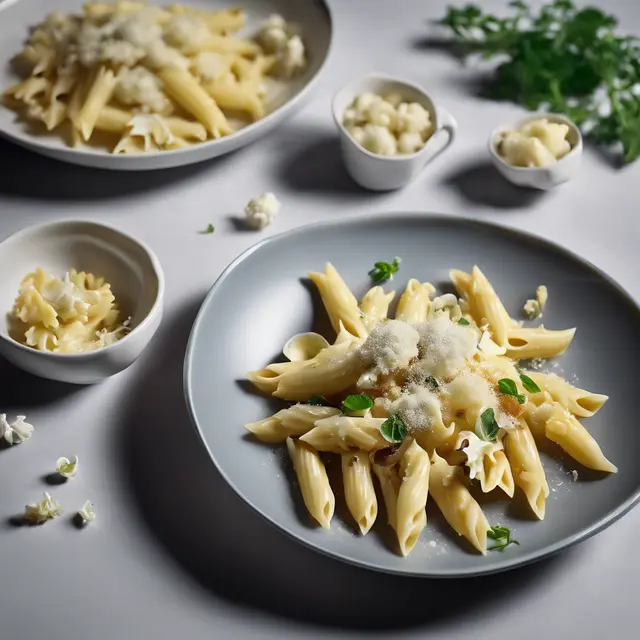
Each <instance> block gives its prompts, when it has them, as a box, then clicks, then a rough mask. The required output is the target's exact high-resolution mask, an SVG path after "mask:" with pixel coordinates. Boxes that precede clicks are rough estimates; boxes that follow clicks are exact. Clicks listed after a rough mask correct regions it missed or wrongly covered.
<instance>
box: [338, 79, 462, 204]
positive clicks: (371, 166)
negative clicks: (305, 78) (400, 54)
mask: <svg viewBox="0 0 640 640" xmlns="http://www.w3.org/2000/svg"><path fill="white" fill-rule="evenodd" d="M365 92H371V93H375V94H377V95H385V94H387V93H392V92H393V93H399V94H400V95H401V96H402V98H403V99H404V100H406V101H407V102H418V103H419V104H421V105H422V106H423V107H424V108H425V109H427V111H429V114H430V116H431V121H432V122H433V123H434V129H435V130H434V133H433V135H432V136H431V137H430V138H429V139H428V140H427V142H426V143H425V145H424V147H422V149H420V150H419V151H417V152H416V153H412V154H410V155H397V156H380V155H377V154H375V153H371V152H370V151H367V150H366V149H364V148H363V147H361V146H360V145H359V144H358V143H357V142H356V141H355V140H354V139H353V137H352V136H351V135H350V134H349V132H348V131H347V130H346V128H345V127H344V125H343V124H342V121H343V119H344V112H345V111H346V109H347V107H349V105H350V104H351V103H352V102H353V100H354V99H355V98H356V97H357V96H359V95H360V94H362V93H365ZM332 109H333V119H334V120H335V123H336V126H337V127H338V130H339V131H340V141H341V148H342V157H343V159H344V163H345V165H346V167H347V171H348V172H349V174H350V175H351V177H352V178H353V179H354V180H355V181H356V182H357V183H358V184H359V185H360V186H362V187H364V188H365V189H370V190H372V191H391V190H393V189H399V188H401V187H404V186H405V185H407V184H409V183H410V182H411V181H412V180H414V179H415V178H416V177H417V176H418V175H419V174H420V172H421V171H422V170H423V169H424V168H425V166H426V165H427V164H428V163H429V162H431V160H433V159H434V158H435V157H436V156H437V155H438V154H439V153H441V152H442V151H444V150H445V149H446V148H447V147H449V145H450V144H451V143H452V142H453V140H454V136H455V132H456V128H457V124H456V121H455V119H454V118H453V116H452V115H451V114H450V113H449V112H448V111H446V110H445V109H443V108H442V107H440V106H438V105H436V104H435V103H434V101H433V100H432V99H431V97H430V96H429V94H428V93H427V92H426V91H425V90H424V89H423V88H422V87H420V86H418V85H417V84H414V83H413V82H410V81H408V80H403V79H400V78H395V77H392V76H388V75H385V74H382V73H369V74H367V75H365V76H364V77H362V78H359V79H357V80H354V81H353V82H350V83H349V84H348V85H346V86H345V87H343V88H342V89H340V91H338V92H337V93H336V95H335V96H334V98H333V104H332Z"/></svg>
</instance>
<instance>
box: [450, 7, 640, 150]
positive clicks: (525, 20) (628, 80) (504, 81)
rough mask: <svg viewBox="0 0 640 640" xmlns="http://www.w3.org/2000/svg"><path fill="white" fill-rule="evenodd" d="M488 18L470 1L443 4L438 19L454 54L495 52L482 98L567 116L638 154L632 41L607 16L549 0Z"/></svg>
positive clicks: (637, 61)
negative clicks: (451, 38)
mask: <svg viewBox="0 0 640 640" xmlns="http://www.w3.org/2000/svg"><path fill="white" fill-rule="evenodd" d="M509 9H510V15H507V16H505V17H500V16H495V15H492V14H489V13H483V11H482V10H481V9H480V8H478V7H476V6H473V5H467V6H464V7H461V8H453V7H450V8H449V9H448V11H447V14H446V15H445V17H444V18H443V19H442V20H441V24H442V25H444V26H446V27H447V28H449V29H450V30H451V32H452V34H453V36H454V38H455V39H456V40H457V41H458V43H459V44H461V45H462V47H461V48H460V51H461V54H462V55H463V56H466V55H467V54H481V56H482V57H484V58H487V59H491V58H496V57H497V58H498V59H499V64H498V65H497V66H496V70H495V72H494V74H493V77H492V78H491V80H490V81H489V83H488V84H487V88H486V93H487V95H488V97H491V98H493V99H496V100H508V101H511V102H515V103H517V104H521V105H523V106H525V107H526V108H527V109H531V110H538V109H541V110H545V111H552V112H556V113H565V114H567V115H568V116H569V117H570V118H571V119H572V120H573V121H574V122H575V123H576V124H577V125H578V126H580V127H582V129H583V133H584V134H585V135H586V136H588V137H589V138H591V139H592V140H593V141H594V142H596V143H598V144H601V145H603V146H606V147H609V146H612V145H616V146H617V147H619V148H620V149H621V152H622V154H621V155H622V158H623V159H624V161H625V162H633V161H634V160H636V159H637V158H638V157H639V156H640V95H639V92H638V86H639V85H640V46H639V43H640V40H639V39H638V38H636V37H633V36H626V35H620V34H619V33H618V32H617V31H616V27H617V20H616V18H615V17H614V16H612V15H609V14H607V13H604V12H603V11H601V10H600V9H596V8H594V7H576V6H575V5H574V3H573V2H570V1H568V0H553V1H551V2H547V3H546V4H543V5H542V6H541V7H540V8H539V9H537V10H534V9H532V8H530V7H529V5H528V4H527V3H526V2H523V1H521V0H516V1H515V2H511V3H509Z"/></svg>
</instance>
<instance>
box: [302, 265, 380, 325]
mask: <svg viewBox="0 0 640 640" xmlns="http://www.w3.org/2000/svg"><path fill="white" fill-rule="evenodd" d="M309 278H310V279H311V281H312V282H313V283H314V284H315V285H316V287H317V288H318V291H319V293H320V297H321V298H322V303H323V304H324V308H325V309H326V310H327V313H328V314H329V319H330V320H331V326H332V327H333V328H334V330H335V331H336V332H338V331H340V323H342V325H343V326H344V328H345V329H346V330H347V331H348V332H349V333H351V334H352V335H354V336H356V337H358V338H366V337H367V334H368V332H367V328H366V327H365V325H364V323H363V322H362V318H361V317H360V310H359V309H358V301H357V300H356V298H355V296H354V295H353V293H351V290H350V289H349V287H347V285H346V283H345V281H344V280H343V279H342V277H341V276H340V274H339V273H338V271H337V270H336V268H335V267H334V266H333V265H332V264H331V263H328V264H327V266H326V267H325V270H324V273H316V272H312V273H309Z"/></svg>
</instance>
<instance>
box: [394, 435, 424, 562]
mask: <svg viewBox="0 0 640 640" xmlns="http://www.w3.org/2000/svg"><path fill="white" fill-rule="evenodd" d="M399 467H400V478H401V483H400V489H399V490H398V501H397V505H396V527H395V528H396V534H397V536H398V543H399V544H400V552H401V553H402V555H403V556H406V555H407V554H409V553H410V551H411V550H412V549H413V547H414V546H415V545H416V542H418V538H419V537H420V532H421V531H422V530H423V529H424V528H425V527H426V526H427V513H426V511H425V507H426V505H427V497H428V495H429V469H430V467H431V464H430V462H429V456H428V455H427V452H426V451H425V450H424V449H423V448H422V447H420V445H419V444H418V443H417V442H415V440H414V441H413V442H412V443H411V445H410V446H409V447H408V448H407V450H406V451H405V453H404V455H403V456H402V459H401V460H400V463H399Z"/></svg>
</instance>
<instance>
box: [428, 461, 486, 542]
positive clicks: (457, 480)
mask: <svg viewBox="0 0 640 640" xmlns="http://www.w3.org/2000/svg"><path fill="white" fill-rule="evenodd" d="M429 493H430V494H431V497H432V498H433V499H434V500H435V503H436V504H437V505H438V509H440V511H441V512H442V515H443V516H444V517H445V519H446V521H447V522H448V523H449V525H450V526H451V528H452V529H453V530H454V531H455V532H456V533H457V534H458V535H460V536H464V537H465V538H466V539H467V540H468V541H469V542H470V543H471V544H472V545H473V546H474V547H475V548H476V549H477V550H478V551H480V553H482V554H486V553H487V530H488V529H489V523H488V522H487V519H486V518H485V515H484V513H483V512H482V509H481V508H480V505H479V504H478V503H477V502H476V501H475V499H474V498H473V496H472V495H471V493H469V489H467V487H466V485H465V484H464V482H463V480H462V477H461V474H460V469H459V468H458V467H452V466H450V465H449V464H448V463H447V461H446V460H445V459H444V458H441V457H440V456H439V455H438V454H437V453H434V454H433V456H432V457H431V470H430V472H429Z"/></svg>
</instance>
